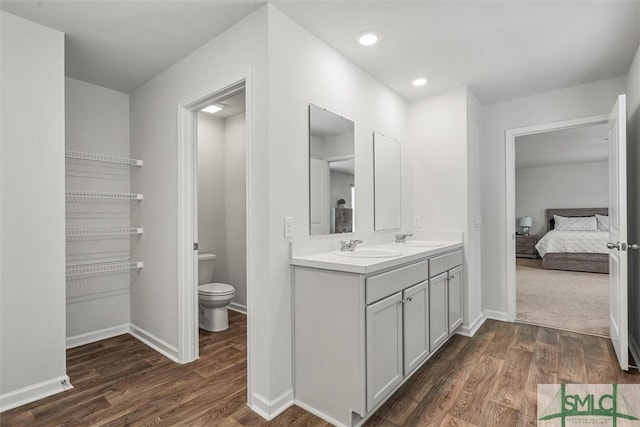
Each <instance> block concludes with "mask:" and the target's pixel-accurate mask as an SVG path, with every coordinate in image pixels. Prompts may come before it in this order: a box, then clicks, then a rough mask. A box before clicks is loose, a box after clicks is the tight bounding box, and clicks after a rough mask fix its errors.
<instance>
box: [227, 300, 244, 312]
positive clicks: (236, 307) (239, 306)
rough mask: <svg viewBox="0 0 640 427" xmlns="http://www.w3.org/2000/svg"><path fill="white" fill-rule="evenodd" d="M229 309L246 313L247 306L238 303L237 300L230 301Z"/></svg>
mask: <svg viewBox="0 0 640 427" xmlns="http://www.w3.org/2000/svg"><path fill="white" fill-rule="evenodd" d="M229 310H233V311H237V312H238V313H242V314H247V306H246V305H242V304H238V303H237V302H233V301H232V302H231V304H229Z"/></svg>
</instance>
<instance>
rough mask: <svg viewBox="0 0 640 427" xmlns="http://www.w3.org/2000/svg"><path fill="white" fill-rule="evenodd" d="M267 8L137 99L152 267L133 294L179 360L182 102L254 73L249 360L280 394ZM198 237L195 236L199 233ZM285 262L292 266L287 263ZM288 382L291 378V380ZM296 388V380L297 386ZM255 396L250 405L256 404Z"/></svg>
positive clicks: (268, 390)
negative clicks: (275, 353)
mask: <svg viewBox="0 0 640 427" xmlns="http://www.w3.org/2000/svg"><path fill="white" fill-rule="evenodd" d="M267 9H268V7H266V6H264V7H261V8H260V9H258V10H256V11H255V12H253V13H251V14H250V15H248V16H247V17H245V18H244V19H242V20H241V21H239V22H238V23H236V24H235V25H234V26H232V27H231V28H229V29H228V30H226V31H225V32H223V33H222V34H220V35H219V36H218V37H216V38H214V39H213V40H211V41H209V42H208V43H206V44H205V45H203V46H202V47H200V48H199V49H197V50H195V51H194V52H192V53H191V54H189V55H188V56H187V57H185V58H184V59H182V60H181V61H180V62H178V63H176V64H174V65H173V66H171V67H170V68H168V69H167V70H165V71H164V72H162V73H160V74H159V75H157V76H156V77H155V78H153V79H152V80H150V81H149V82H147V83H145V84H144V85H142V86H141V87H139V88H138V89H136V90H135V91H134V92H133V93H132V94H131V106H130V107H131V156H132V157H135V158H141V159H143V160H144V162H145V165H144V167H143V168H142V169H141V170H140V171H139V172H138V173H137V174H136V176H135V177H134V178H133V180H132V184H131V189H132V191H136V192H138V191H139V192H143V193H144V195H145V199H144V201H143V202H142V203H141V204H140V206H139V207H138V208H137V209H136V211H135V212H134V213H133V221H134V223H135V224H140V226H143V227H144V228H145V234H144V237H143V238H142V239H141V241H140V243H139V245H138V246H137V247H136V248H134V250H133V256H134V257H135V258H136V259H141V260H142V261H144V262H145V267H144V269H143V270H142V272H141V273H140V277H139V279H138V281H137V282H136V285H135V287H133V289H132V290H131V322H132V324H133V325H134V326H135V327H136V328H138V329H139V330H142V331H144V333H145V334H146V335H147V336H148V337H150V338H151V339H153V340H154V343H155V344H156V345H158V346H159V347H160V348H162V349H163V350H164V351H165V352H166V353H167V354H169V355H171V356H172V357H177V351H178V349H177V347H178V312H179V308H178V298H177V295H178V265H177V263H178V251H177V242H178V209H177V205H178V192H177V179H178V178H177V176H178V163H177V153H178V146H177V135H178V123H177V117H178V115H177V111H178V105H179V103H180V102H183V101H185V100H187V99H192V98H193V97H195V96H204V95H205V94H207V93H211V92H214V91H217V90H220V89H222V88H223V87H224V86H226V85H228V84H229V83H230V81H229V80H230V79H235V78H236V76H239V75H240V74H242V73H245V72H248V73H249V74H250V85H249V86H250V87H249V89H248V93H249V95H248V96H249V104H248V111H247V117H248V120H249V121H250V122H249V127H250V128H251V130H252V134H251V135H250V138H251V142H252V145H251V147H252V148H251V151H250V152H248V153H247V155H248V156H249V158H250V159H251V161H252V162H253V164H252V165H253V167H252V171H251V173H252V175H251V176H252V178H251V181H250V182H249V183H248V190H249V192H250V194H252V195H253V206H252V207H251V209H250V211H249V215H250V218H251V222H252V223H253V224H255V233H254V235H253V236H252V239H251V252H252V254H253V258H252V259H251V262H250V263H249V269H250V272H251V274H252V276H253V277H255V278H256V281H257V283H256V286H255V291H254V294H253V295H249V298H250V301H249V304H251V300H253V301H256V306H255V310H254V312H253V316H252V317H250V318H249V328H250V332H249V333H250V335H251V336H252V337H253V338H254V341H253V342H252V353H251V354H250V355H249V358H250V360H249V378H250V381H251V384H250V387H251V388H250V390H253V391H254V392H255V393H257V394H258V395H259V396H264V400H266V401H267V402H268V401H270V400H272V399H273V398H275V397H276V396H278V395H277V394H273V393H274V392H273V390H272V389H273V387H272V386H271V383H272V382H273V377H274V376H277V375H279V372H274V370H273V369H272V368H271V358H272V356H271V352H272V350H271V348H272V341H273V338H272V336H273V335H279V334H285V336H286V333H287V332H286V331H283V332H279V331H278V329H277V328H275V327H274V325H273V323H272V322H270V316H271V315H270V313H271V312H273V311H277V310H278V309H279V307H277V306H272V305H270V304H269V301H270V299H271V296H272V294H273V293H274V291H273V289H272V286H271V282H270V280H269V277H268V273H267V272H268V271H269V269H270V265H271V263H270V261H272V260H271V259H270V255H269V244H268V243H269V242H268V237H269V232H268V230H269V227H268V225H269V217H268V212H269V208H268V207H269V204H268V203H269V176H268V150H269V148H270V147H269V141H268V126H267V114H266V111H268V105H267V59H266V58H267ZM194 237H195V236H194ZM279 262H281V263H286V261H285V260H284V259H282V258H280V259H279ZM285 381H286V380H285ZM289 383H290V381H289ZM255 400H256V399H255V396H250V397H249V402H250V403H251V404H253V403H254V402H255Z"/></svg>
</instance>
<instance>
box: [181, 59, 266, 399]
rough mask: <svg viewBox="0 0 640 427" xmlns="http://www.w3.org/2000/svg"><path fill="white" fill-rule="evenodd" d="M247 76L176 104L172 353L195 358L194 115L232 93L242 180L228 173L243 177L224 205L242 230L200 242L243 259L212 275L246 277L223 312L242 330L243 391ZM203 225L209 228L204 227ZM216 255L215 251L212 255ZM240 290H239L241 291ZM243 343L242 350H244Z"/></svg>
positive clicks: (247, 344)
mask: <svg viewBox="0 0 640 427" xmlns="http://www.w3.org/2000/svg"><path fill="white" fill-rule="evenodd" d="M249 75H250V72H249V70H246V71H243V72H239V73H236V74H235V75H232V76H230V77H229V78H228V79H226V80H224V81H220V82H219V83H218V84H217V85H215V86H214V87H217V89H213V90H202V91H201V93H200V94H199V95H197V96H194V97H192V98H190V99H188V100H185V101H183V102H181V103H180V104H179V106H178V114H179V119H178V132H179V135H178V136H179V143H178V147H179V150H178V165H179V166H178V224H179V229H178V230H179V231H178V244H179V250H178V257H179V260H178V280H179V293H178V307H179V316H178V319H179V325H178V344H179V345H178V355H179V362H180V363H189V362H192V361H194V360H196V359H198V358H199V357H200V346H199V335H200V334H199V331H200V328H199V320H200V319H199V301H198V252H199V243H200V242H199V240H198V239H199V221H198V114H203V113H200V112H201V110H203V109H204V108H205V107H208V106H210V105H217V106H222V107H223V109H224V107H225V106H228V105H225V104H229V100H230V99H232V98H233V97H236V101H237V100H239V99H238V98H242V100H243V101H244V117H243V124H241V125H240V126H238V123H235V125H236V126H235V129H236V131H240V133H243V134H244V150H237V148H239V147H237V146H235V147H232V149H233V150H229V151H230V152H231V151H233V153H234V160H233V163H234V164H235V165H237V164H238V162H241V163H243V166H244V171H245V172H244V174H243V175H244V176H243V177H241V178H244V179H243V180H242V179H239V178H238V176H237V172H238V171H237V168H236V170H233V171H230V172H233V173H234V182H235V184H234V185H236V186H237V185H238V182H239V181H244V182H243V184H242V185H243V186H244V188H243V189H242V190H243V191H238V192H237V193H235V194H232V189H230V190H229V191H228V192H227V194H228V195H229V200H230V201H232V202H233V203H230V204H229V206H227V207H226V208H227V209H228V208H231V209H232V210H235V211H236V213H237V215H234V218H233V221H234V227H235V228H237V229H239V230H242V229H244V232H245V235H244V236H242V235H234V236H231V237H233V239H232V241H230V242H229V245H228V246H229V248H226V247H225V248H224V249H220V248H221V246H218V249H216V247H215V243H212V241H213V240H216V236H215V234H216V232H215V230H214V231H213V232H210V233H209V234H210V235H209V236H207V237H206V238H205V239H204V241H203V243H204V244H205V247H203V248H202V249H203V251H206V252H214V251H215V250H218V252H219V254H220V255H222V254H223V253H225V254H227V253H229V254H231V253H234V254H235V253H236V252H240V253H244V255H245V257H246V258H245V260H244V261H239V262H237V263H236V264H240V265H243V266H244V267H242V266H240V267H238V265H235V266H234V268H233V269H232V270H233V271H234V273H233V275H232V276H229V275H228V274H227V273H228V272H227V273H225V275H220V272H219V273H218V275H216V273H214V276H213V277H214V279H213V280H218V281H220V279H222V278H223V277H226V279H227V280H228V281H229V282H231V281H237V280H239V281H240V282H241V281H242V279H243V278H244V279H245V280H246V287H245V291H244V292H243V291H242V290H241V289H237V290H236V295H237V297H236V296H234V300H232V304H230V305H229V307H230V308H231V310H230V311H229V319H230V326H231V325H234V319H236V320H238V322H235V325H236V326H238V324H241V329H243V333H242V334H241V335H242V336H241V339H242V341H243V342H242V344H238V348H241V349H242V351H243V352H244V353H245V355H244V357H245V358H246V361H247V364H246V366H247V371H246V372H247V376H246V378H247V395H248V396H251V395H252V388H251V384H252V381H251V378H252V376H251V367H252V364H251V358H250V355H251V330H252V328H251V321H252V317H251V315H250V313H251V309H252V304H251V294H252V293H251V290H252V284H253V278H254V277H255V273H254V272H253V269H252V268H251V266H252V265H253V264H252V262H251V260H252V259H253V253H254V252H255V251H254V249H253V248H254V246H255V245H254V244H253V242H252V237H253V236H255V226H254V219H252V216H250V215H247V212H249V211H250V209H251V206H252V202H253V201H254V196H253V191H252V190H251V189H252V185H251V183H252V182H253V181H252V178H253V175H254V174H253V169H252V132H251V126H252V125H251V124H252V117H253V115H252V104H251V93H252V92H251V90H252V86H251V81H250V79H249ZM204 114H206V113H204ZM238 114H240V112H238ZM238 114H234V115H233V116H238ZM230 118H231V117H229V118H224V120H229V119H230ZM237 118H238V117H236V119H237ZM236 121H238V120H236ZM240 153H242V154H244V158H238V157H242V156H241V155H240ZM212 167H214V166H212ZM240 192H242V193H243V195H239V194H238V193H240ZM241 199H243V200H241ZM242 202H244V203H242ZM240 211H242V212H240ZM243 226H244V227H243ZM207 228H209V231H211V229H210V227H207ZM218 237H219V236H218ZM212 239H213V240H212ZM253 240H255V239H253ZM218 243H219V242H218ZM208 245H211V246H208ZM234 245H235V246H234ZM207 246H208V247H207ZM220 251H223V252H220ZM219 254H215V255H216V258H217V255H219ZM221 258H222V257H221ZM240 258H241V257H235V259H236V261H238V260H239V259H240ZM223 270H224V267H223ZM218 277H220V279H218ZM232 277H233V279H232ZM238 277H240V279H238ZM231 285H233V283H231ZM243 293H244V295H242V294H243ZM243 311H244V312H246V313H247V314H246V315H245V314H240V312H243ZM245 317H246V318H245ZM245 325H246V326H245ZM236 329H237V328H236ZM229 330H231V328H229ZM229 330H227V331H225V333H227V334H229V333H231V332H229ZM214 334H215V333H214ZM245 334H246V335H245ZM235 338H237V337H235ZM245 348H246V350H244V349H245Z"/></svg>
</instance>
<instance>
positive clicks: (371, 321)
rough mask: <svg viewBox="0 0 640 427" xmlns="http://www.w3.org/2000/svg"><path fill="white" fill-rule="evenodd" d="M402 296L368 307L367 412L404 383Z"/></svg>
mask: <svg viewBox="0 0 640 427" xmlns="http://www.w3.org/2000/svg"><path fill="white" fill-rule="evenodd" d="M401 301H402V294H401V293H400V292H398V293H396V294H393V295H391V296H390V297H387V298H385V299H383V300H382V301H378V302H377V303H375V304H371V305H368V306H367V310H366V312H367V410H368V411H370V410H371V409H373V408H374V407H375V406H376V405H377V404H378V403H380V402H382V400H383V399H384V398H385V397H386V396H387V395H388V394H389V393H391V392H392V391H393V389H394V388H396V386H397V385H398V384H400V382H401V381H402V378H403V374H402V304H401Z"/></svg>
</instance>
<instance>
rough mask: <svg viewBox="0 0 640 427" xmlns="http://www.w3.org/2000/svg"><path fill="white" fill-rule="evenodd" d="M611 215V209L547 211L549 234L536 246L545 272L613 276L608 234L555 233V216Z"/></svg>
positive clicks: (585, 232) (583, 232) (598, 232)
mask: <svg viewBox="0 0 640 427" xmlns="http://www.w3.org/2000/svg"><path fill="white" fill-rule="evenodd" d="M608 214H609V209H608V208H575V209H547V211H546V220H547V233H546V234H545V235H544V236H543V237H542V238H541V239H540V240H539V241H538V243H537V244H536V249H537V250H538V252H539V253H540V255H541V256H542V268H544V269H550V270H569V271H584V272H589V273H605V274H606V273H609V250H608V249H607V241H608V237H609V232H608V231H556V230H554V226H555V221H554V215H559V216H563V217H590V216H594V215H608Z"/></svg>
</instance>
